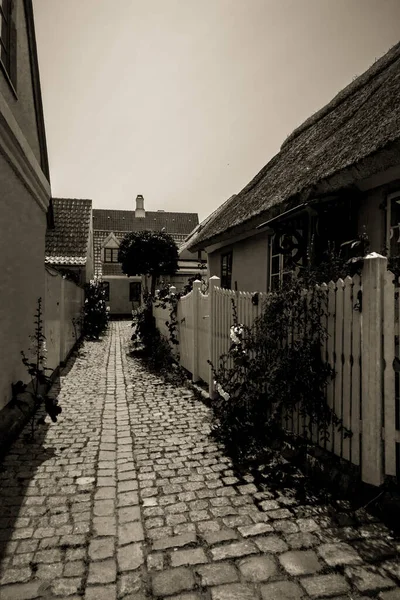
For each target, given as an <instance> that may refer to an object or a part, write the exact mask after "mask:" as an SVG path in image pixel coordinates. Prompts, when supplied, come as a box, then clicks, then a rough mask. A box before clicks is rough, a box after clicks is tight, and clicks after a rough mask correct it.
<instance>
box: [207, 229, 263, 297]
mask: <svg viewBox="0 0 400 600" xmlns="http://www.w3.org/2000/svg"><path fill="white" fill-rule="evenodd" d="M231 250H232V288H233V289H234V287H235V282H237V288H238V290H239V291H243V292H255V291H258V292H266V291H267V278H268V236H267V235H266V234H265V233H261V234H259V235H256V236H253V237H251V238H247V239H245V240H242V241H240V242H236V243H234V244H231V245H229V246H224V247H223V248H220V249H219V250H216V251H215V252H212V253H210V254H208V268H209V275H210V276H213V275H217V277H221V255H222V254H226V253H227V252H230V251H231Z"/></svg>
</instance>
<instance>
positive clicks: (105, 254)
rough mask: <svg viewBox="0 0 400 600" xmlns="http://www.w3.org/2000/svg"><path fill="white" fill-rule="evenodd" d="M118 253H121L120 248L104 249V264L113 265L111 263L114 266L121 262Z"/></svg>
mask: <svg viewBox="0 0 400 600" xmlns="http://www.w3.org/2000/svg"><path fill="white" fill-rule="evenodd" d="M107 252H110V253H111V259H110V260H108V259H107ZM118 252H119V248H104V257H103V262H104V263H109V264H111V263H112V264H116V263H118V262H119V261H118ZM115 253H116V256H117V259H116V260H114V256H115Z"/></svg>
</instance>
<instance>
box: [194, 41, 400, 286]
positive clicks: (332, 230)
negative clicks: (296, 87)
mask: <svg viewBox="0 0 400 600" xmlns="http://www.w3.org/2000/svg"><path fill="white" fill-rule="evenodd" d="M399 95H400V43H399V44H397V45H396V46H394V47H393V48H391V49H390V50H389V52H387V54H385V55H384V56H383V57H382V58H380V59H379V60H378V61H376V62H375V63H374V64H373V65H372V66H371V67H370V68H369V69H368V70H367V71H366V72H365V73H364V74H363V75H361V76H360V77H358V78H357V79H355V80H354V81H353V82H352V83H351V84H350V85H348V86H347V87H346V88H345V89H344V90H342V91H341V92H340V93H339V94H338V95H337V96H336V97H335V98H333V100H332V101H331V102H329V103H328V104H327V105H326V106H325V107H323V108H322V109H321V110H319V111H318V112H317V113H316V114H314V115H313V116H311V117H310V118H309V119H307V120H306V121H305V122H304V123H303V124H302V125H300V127H298V128H297V129H296V130H295V131H294V132H293V133H292V134H291V135H290V136H289V137H288V138H287V139H286V140H285V142H284V143H283V144H282V146H281V149H280V152H279V153H278V154H277V155H276V156H274V157H273V158H272V159H271V160H270V161H269V162H268V163H267V165H266V166H265V167H264V168H263V169H262V170H261V171H260V172H259V173H258V174H257V175H256V176H255V177H254V179H253V180H252V181H250V183H248V185H246V187H245V188H244V189H243V190H242V191H241V192H240V193H239V194H237V195H236V196H235V197H233V198H231V199H230V200H229V201H227V202H226V203H225V205H223V207H222V210H220V211H219V212H218V214H216V215H215V216H214V218H212V219H210V220H209V222H208V223H206V224H205V226H204V227H203V228H202V229H201V231H199V232H198V235H196V236H195V238H194V239H193V241H192V242H191V243H189V249H190V250H192V251H198V250H200V249H205V250H206V251H207V254H208V266H209V274H210V275H217V276H219V277H221V284H222V286H223V287H227V288H234V287H237V288H238V289H240V290H244V291H255V290H258V291H260V292H264V291H267V290H271V289H274V288H275V287H276V286H278V285H279V283H280V282H282V281H283V280H284V279H285V275H286V274H287V273H288V272H289V271H290V269H292V268H293V267H292V266H291V264H292V263H293V262H294V263H295V264H297V265H301V264H304V263H305V261H306V260H307V258H306V257H307V248H310V247H312V249H313V253H314V258H315V260H319V259H320V257H321V256H322V254H323V252H324V251H325V250H326V248H327V246H328V243H331V244H334V245H335V247H336V249H338V248H339V247H340V246H341V244H343V243H344V242H346V241H348V240H351V239H354V238H355V237H356V236H357V235H358V234H361V233H363V232H364V231H365V232H366V233H367V235H368V237H369V240H370V244H371V250H372V251H376V252H382V251H383V249H384V248H386V249H387V251H388V253H389V255H391V256H396V255H399V254H400V246H399V244H400V102H399V100H398V98H399ZM288 256H290V257H291V259H292V260H291V261H288Z"/></svg>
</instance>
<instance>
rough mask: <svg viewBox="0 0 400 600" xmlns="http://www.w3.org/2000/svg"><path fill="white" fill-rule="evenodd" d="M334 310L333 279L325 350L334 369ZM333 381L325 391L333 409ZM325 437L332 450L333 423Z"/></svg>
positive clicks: (330, 289)
mask: <svg viewBox="0 0 400 600" xmlns="http://www.w3.org/2000/svg"><path fill="white" fill-rule="evenodd" d="M335 312H336V285H335V283H334V282H333V281H330V282H329V284H328V319H327V320H328V323H327V330H328V340H327V350H328V362H329V364H330V365H331V367H332V368H333V369H335V359H334V349H335ZM335 382H336V378H334V379H332V381H330V382H329V384H328V388H327V392H326V400H327V403H328V406H329V408H331V409H332V410H333V409H334V398H335ZM326 434H327V439H326V443H325V448H326V449H327V450H328V451H330V452H332V451H333V435H334V428H333V425H330V426H329V427H328V428H327V431H326Z"/></svg>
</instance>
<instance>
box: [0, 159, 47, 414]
mask: <svg viewBox="0 0 400 600" xmlns="http://www.w3.org/2000/svg"><path fill="white" fill-rule="evenodd" d="M0 204H1V236H0V256H1V263H2V273H1V277H0V341H1V342H0V365H1V370H0V409H1V408H3V407H4V406H5V404H6V403H7V402H8V401H9V400H10V399H11V383H12V382H15V381H18V380H19V379H22V380H23V381H24V382H28V379H29V378H28V377H27V375H26V371H25V368H24V367H23V365H22V363H21V354H20V352H21V350H25V351H26V350H28V348H29V345H30V340H29V335H30V334H32V333H33V329H34V322H33V319H34V313H35V311H36V307H37V299H38V298H39V296H40V297H42V298H44V266H43V265H44V244H45V233H46V215H45V213H44V212H43V210H42V209H41V208H40V207H39V206H38V204H37V203H36V202H35V200H34V199H33V198H32V196H31V195H30V193H29V192H28V191H27V189H26V188H25V186H24V185H23V184H22V183H21V181H20V180H19V178H18V177H17V176H16V174H15V173H14V171H13V170H12V169H11V167H10V166H9V164H8V163H7V162H6V160H5V159H4V157H3V155H2V154H0Z"/></svg>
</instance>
